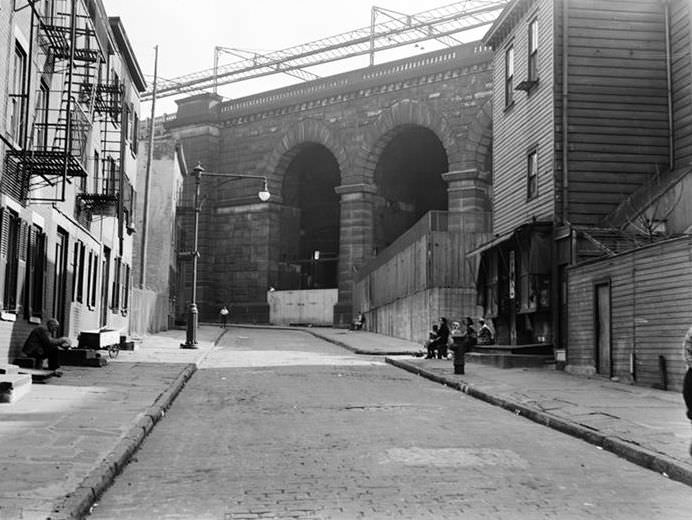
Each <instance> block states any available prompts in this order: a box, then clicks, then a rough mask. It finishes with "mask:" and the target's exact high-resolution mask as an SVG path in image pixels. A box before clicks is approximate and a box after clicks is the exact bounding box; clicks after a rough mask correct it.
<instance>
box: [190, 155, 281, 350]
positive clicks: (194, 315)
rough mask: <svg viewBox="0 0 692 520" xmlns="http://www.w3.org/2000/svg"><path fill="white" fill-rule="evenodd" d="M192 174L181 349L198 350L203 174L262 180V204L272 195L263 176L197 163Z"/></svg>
mask: <svg viewBox="0 0 692 520" xmlns="http://www.w3.org/2000/svg"><path fill="white" fill-rule="evenodd" d="M192 174H193V175H194V176H195V201H194V204H195V221H194V222H195V223H194V235H193V238H192V240H193V242H192V248H193V249H192V251H191V252H190V253H189V254H190V256H192V296H191V299H190V306H189V307H188V315H187V330H186V336H185V343H181V345H180V347H181V348H191V349H194V348H197V328H198V325H199V310H198V309H197V260H198V259H199V213H200V211H201V209H202V208H201V207H200V203H199V192H200V184H201V182H202V174H204V176H205V177H226V178H228V179H261V180H263V181H264V187H263V188H262V190H261V191H259V192H258V193H257V196H258V197H259V199H260V200H261V201H262V202H267V201H268V200H269V197H270V196H271V194H270V193H269V187H268V184H267V178H266V177H264V176H263V175H240V174H236V173H215V172H207V171H205V170H204V168H202V165H201V164H200V163H197V166H195V167H194V168H193V169H192Z"/></svg>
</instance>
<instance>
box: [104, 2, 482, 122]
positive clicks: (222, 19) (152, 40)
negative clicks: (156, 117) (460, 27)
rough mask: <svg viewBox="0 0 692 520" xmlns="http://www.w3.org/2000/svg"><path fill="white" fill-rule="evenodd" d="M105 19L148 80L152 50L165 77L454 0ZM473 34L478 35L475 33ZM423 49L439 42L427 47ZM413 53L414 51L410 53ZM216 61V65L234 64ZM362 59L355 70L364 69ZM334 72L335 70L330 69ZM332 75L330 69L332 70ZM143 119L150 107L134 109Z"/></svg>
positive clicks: (122, 8)
mask: <svg viewBox="0 0 692 520" xmlns="http://www.w3.org/2000/svg"><path fill="white" fill-rule="evenodd" d="M103 3H104V5H105V7H106V11H107V13H108V15H109V16H119V17H120V18H121V19H122V22H123V25H124V27H125V31H126V32H127V34H128V37H129V39H130V42H131V44H132V46H133V47H134V50H135V53H136V55H137V59H138V61H139V64H140V67H141V68H142V71H143V72H144V74H145V76H146V77H147V82H148V83H151V81H152V78H153V72H154V46H156V45H158V52H159V60H158V76H159V77H161V78H167V79H173V78H176V77H178V76H182V75H184V74H188V73H191V72H197V71H201V70H204V69H208V68H211V67H213V64H214V47H215V46H217V45H218V46H223V47H233V48H236V49H244V50H250V51H255V52H267V51H275V50H281V49H285V48H288V47H292V46H295V45H299V44H303V43H307V42H311V41H314V40H319V39H323V38H326V37H329V36H333V35H336V34H340V33H344V32H347V31H350V30H353V29H360V28H364V27H369V26H370V17H371V7H372V5H376V6H378V7H381V8H386V9H392V10H395V11H397V12H400V13H405V14H417V13H420V12H422V11H427V10H429V9H435V8H437V7H441V6H446V5H449V4H452V3H455V2H454V0H374V1H373V0H347V1H344V0H339V1H335V0H294V1H292V2H287V1H285V0H241V1H238V0H103ZM479 37H480V36H479ZM423 45H424V46H425V45H427V49H425V52H427V51H430V50H434V49H438V48H440V47H441V45H439V44H436V43H435V42H430V43H429V44H428V42H426V43H424V44H423ZM410 52H411V53H413V52H421V51H420V50H418V49H415V50H414V49H411V51H410ZM238 59H239V58H234V57H233V56H228V55H226V56H222V57H221V58H220V65H223V64H225V63H231V62H233V61H236V60H238ZM367 60H368V58H367V57H363V58H362V62H361V64H360V65H358V66H354V65H350V66H347V70H349V69H353V68H358V67H360V66H362V67H364V66H366V65H367ZM335 72H338V71H335ZM332 73H333V72H332ZM295 82H296V80H295V79H292V78H290V77H288V76H285V75H274V76H271V77H269V78H266V79H263V80H262V81H256V82H245V83H240V84H235V85H233V86H229V87H224V88H223V89H220V90H219V93H221V94H222V95H224V96H227V97H241V96H243V95H249V94H252V93H255V92H262V91H266V90H271V89H273V88H280V87H282V86H285V85H287V84H291V83H295ZM175 106H176V105H175V103H174V102H173V98H162V99H160V100H159V101H158V102H157V110H156V113H157V114H162V113H172V112H175ZM142 110H143V114H148V113H149V111H150V110H151V105H150V104H148V103H145V104H143V105H142Z"/></svg>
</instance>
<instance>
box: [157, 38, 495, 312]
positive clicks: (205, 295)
mask: <svg viewBox="0 0 692 520" xmlns="http://www.w3.org/2000/svg"><path fill="white" fill-rule="evenodd" d="M491 95H492V53H491V51H490V50H489V49H487V48H485V47H483V46H482V44H480V43H472V44H465V45H462V46H459V47H455V48H449V49H445V50H441V51H437V52H434V53H429V54H425V55H420V56H417V57H413V58H409V59H405V60H400V61H396V62H390V63H386V64H382V65H377V66H373V67H369V68H365V69H360V70H355V71H351V72H347V73H344V74H340V75H335V76H330V77H327V78H322V79H317V80H314V81H310V82H307V83H303V84H299V85H295V86H291V87H286V88H282V89H278V90H273V91H269V92H264V93H261V94H258V95H254V96H250V97H246V98H242V99H236V100H231V101H226V102H222V101H221V98H219V97H217V96H215V95H212V94H200V95H196V96H191V97H188V98H185V99H182V100H179V101H177V104H178V111H177V114H176V116H175V117H167V120H166V123H165V126H166V131H167V133H169V134H170V135H171V136H172V137H173V138H175V139H176V140H178V141H180V142H182V143H183V147H184V153H185V157H186V160H187V164H188V168H191V167H193V166H195V165H196V164H197V163H198V162H199V163H201V164H202V166H203V167H204V168H205V169H206V170H207V171H214V172H224V173H235V174H240V175H257V176H266V177H267V178H268V181H269V189H270V192H271V194H272V196H271V199H270V201H269V202H267V203H261V202H259V201H258V200H257V197H256V193H257V191H258V183H261V181H257V180H253V179H240V180H231V179H219V178H213V177H204V176H202V181H201V190H202V199H201V200H202V201H203V202H202V209H201V214H200V227H199V229H200V234H199V244H200V247H199V250H200V255H201V256H200V259H199V277H198V291H197V295H198V296H197V300H198V302H197V303H198V306H199V309H200V317H201V319H213V318H214V316H215V314H216V312H217V310H218V306H219V304H220V302H227V303H230V304H231V307H232V313H233V318H234V319H235V320H237V321H250V322H266V321H267V320H268V305H267V302H266V291H267V290H268V289H269V288H270V287H274V288H277V289H301V288H320V287H333V288H338V303H337V304H336V306H335V309H334V310H335V312H334V322H335V324H336V325H339V324H345V323H348V321H349V320H350V319H351V316H352V312H353V298H354V295H353V281H354V277H355V273H356V272H357V271H358V270H359V269H360V268H361V267H362V266H363V265H365V264H366V263H367V262H368V261H370V260H371V259H372V258H374V257H375V256H377V255H378V253H380V252H382V251H383V250H385V249H386V248H387V247H388V246H389V245H390V244H391V243H392V242H393V241H395V240H396V238H397V237H398V236H399V235H401V234H402V233H403V232H405V231H406V229H408V228H410V227H411V226H412V225H413V224H415V223H416V222H417V221H418V220H419V219H420V218H422V216H424V215H425V214H426V213H427V212H429V211H431V210H437V211H446V212H449V213H450V214H463V213H464V212H466V213H467V214H468V213H469V212H471V213H474V214H479V215H481V218H476V219H468V218H466V219H463V224H461V222H462V220H459V221H458V222H460V224H459V225H460V226H461V225H463V226H466V227H468V226H471V227H472V228H474V229H473V230H474V231H486V230H489V227H488V225H489V220H488V219H489V217H488V215H487V213H488V209H489V182H490V173H489V172H490V165H491V134H492V129H491V116H490V114H491V107H490V103H491ZM193 190H194V179H187V180H186V181H185V187H184V195H183V200H184V201H186V202H187V207H188V208H189V207H190V200H191V196H192V194H193ZM185 205H186V204H185V203H184V204H183V208H182V209H181V212H182V221H183V223H184V224H183V229H184V230H185V231H184V237H183V238H182V241H183V242H184V243H183V244H178V247H179V249H187V250H190V249H191V243H190V242H191V226H190V223H191V219H192V214H193V213H192V212H191V211H189V210H188V211H184V206H185ZM451 220H452V219H450V222H451ZM451 225H452V224H450V226H451ZM316 251H319V253H317V254H316ZM316 256H319V258H316ZM182 269H183V270H184V269H186V268H185V267H182ZM187 269H189V268H187ZM187 277H188V279H189V273H187ZM188 281H189V280H188ZM184 294H189V293H188V289H185V291H184Z"/></svg>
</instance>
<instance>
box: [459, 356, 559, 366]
mask: <svg viewBox="0 0 692 520" xmlns="http://www.w3.org/2000/svg"><path fill="white" fill-rule="evenodd" d="M464 358H465V360H466V362H467V363H479V364H482V365H490V366H494V367H497V368H532V367H543V366H545V365H546V364H548V363H551V362H552V361H553V356H542V355H537V354H509V353H501V352H492V353H490V352H489V353H484V352H467V353H466V355H465V356H464Z"/></svg>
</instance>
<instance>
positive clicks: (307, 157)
mask: <svg viewBox="0 0 692 520" xmlns="http://www.w3.org/2000/svg"><path fill="white" fill-rule="evenodd" d="M293 153H294V156H293V159H292V160H291V162H290V163H289V165H288V168H287V169H286V175H285V178H284V183H283V199H284V206H283V208H282V214H281V233H280V237H281V245H280V253H279V280H278V287H277V289H284V290H285V289H331V288H336V287H337V274H338V257H339V232H340V229H339V212H340V205H339V196H338V195H337V193H336V191H335V188H336V187H337V186H338V185H339V178H340V176H339V165H338V163H337V162H336V159H335V158H334V156H333V155H332V153H331V152H330V151H329V150H328V149H326V148H325V147H324V146H322V145H319V144H315V143H306V144H304V145H301V146H300V147H298V148H296V149H295V150H293Z"/></svg>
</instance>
